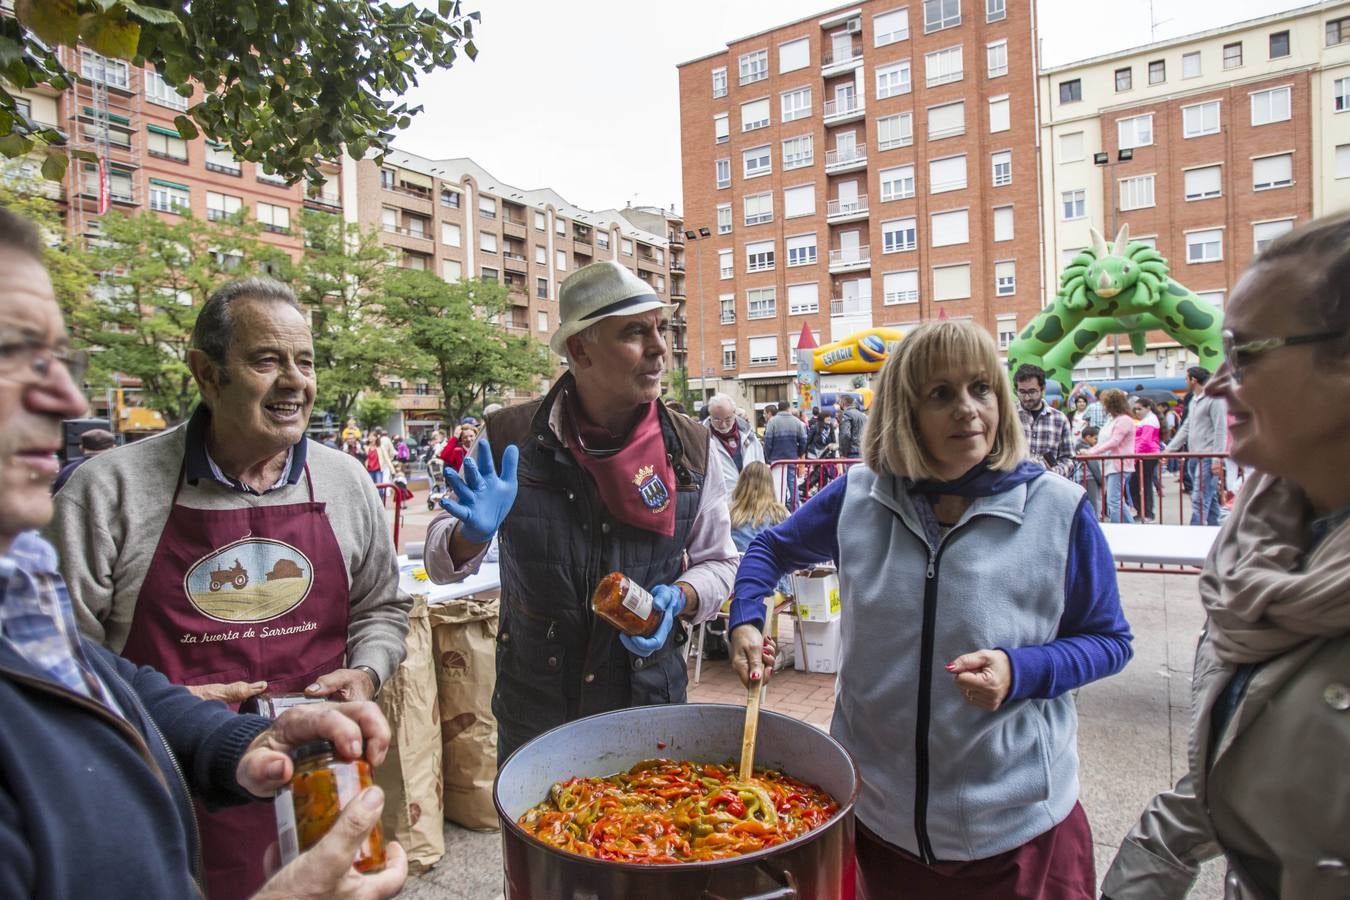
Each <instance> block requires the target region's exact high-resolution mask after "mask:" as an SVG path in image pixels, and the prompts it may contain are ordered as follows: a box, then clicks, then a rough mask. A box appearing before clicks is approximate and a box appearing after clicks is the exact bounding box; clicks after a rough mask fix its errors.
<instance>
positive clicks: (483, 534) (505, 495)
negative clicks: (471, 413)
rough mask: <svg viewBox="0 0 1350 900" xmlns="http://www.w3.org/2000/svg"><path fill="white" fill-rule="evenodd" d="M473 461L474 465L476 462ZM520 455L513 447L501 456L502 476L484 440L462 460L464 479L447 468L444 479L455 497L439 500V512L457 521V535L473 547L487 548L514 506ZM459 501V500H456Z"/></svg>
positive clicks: (475, 445)
mask: <svg viewBox="0 0 1350 900" xmlns="http://www.w3.org/2000/svg"><path fill="white" fill-rule="evenodd" d="M475 457H476V458H477V461H475ZM519 457H520V451H519V450H517V449H516V447H515V446H514V445H512V446H510V447H507V448H506V452H505V453H503V454H502V474H501V475H500V476H499V475H498V474H497V467H496V466H494V465H493V464H492V448H491V447H490V446H488V442H487V439H486V438H481V439H479V441H478V442H477V443H476V444H474V447H473V456H466V457H465V458H464V476H463V477H462V478H461V477H460V474H459V473H458V472H456V471H455V470H454V469H451V468H449V467H447V468H446V470H445V478H446V480H447V481H449V482H450V487H451V489H453V490H454V492H455V497H453V498H452V497H451V496H450V495H448V494H447V495H446V496H444V497H442V498H441V509H443V510H445V511H446V512H448V513H450V515H452V516H454V517H455V518H456V519H459V528H460V534H462V535H463V536H464V540H466V541H468V542H470V543H472V544H486V543H487V542H488V541H490V540H492V536H493V535H494V534H496V533H497V529H498V528H500V527H501V524H502V521H503V520H504V519H505V518H506V514H507V513H509V512H510V511H511V504H513V503H515V502H516V461H517V460H518V459H519ZM455 498H458V499H455Z"/></svg>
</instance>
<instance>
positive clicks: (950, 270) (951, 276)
mask: <svg viewBox="0 0 1350 900" xmlns="http://www.w3.org/2000/svg"><path fill="white" fill-rule="evenodd" d="M969 296H970V263H962V264H961V265H958V266H934V267H933V299H934V300H963V299H965V298H967V297H969Z"/></svg>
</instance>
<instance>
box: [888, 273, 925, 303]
mask: <svg viewBox="0 0 1350 900" xmlns="http://www.w3.org/2000/svg"><path fill="white" fill-rule="evenodd" d="M881 291H882V302H883V303H885V304H886V305H887V306H894V305H895V304H897V303H918V302H919V270H918V269H906V270H905V271H903V272H887V273H886V274H884V275H882V276H881Z"/></svg>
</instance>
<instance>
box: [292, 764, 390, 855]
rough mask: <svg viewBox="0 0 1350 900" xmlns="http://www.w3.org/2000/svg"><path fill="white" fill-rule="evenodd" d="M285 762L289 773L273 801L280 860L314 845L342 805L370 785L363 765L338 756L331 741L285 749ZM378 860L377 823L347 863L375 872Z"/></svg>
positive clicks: (380, 846) (368, 772)
mask: <svg viewBox="0 0 1350 900" xmlns="http://www.w3.org/2000/svg"><path fill="white" fill-rule="evenodd" d="M291 761H292V762H293V763H294V764H295V774H294V775H292V776H291V781H290V784H288V785H287V786H286V787H284V788H282V790H281V792H280V793H278V794H277V799H276V804H277V829H278V836H279V839H280V845H281V856H282V862H283V863H286V862H290V860H291V859H293V858H294V857H295V856H297V855H299V854H300V853H304V852H305V851H306V850H308V849H309V848H310V847H313V846H314V845H315V844H317V843H318V842H319V840H320V839H321V838H322V837H323V836H324V835H325V834H327V833H328V830H329V829H330V828H332V827H333V823H335V822H336V821H337V818H338V814H339V813H340V812H341V811H342V809H343V807H345V806H346V805H347V804H348V803H350V802H351V801H353V800H355V799H356V797H357V795H358V794H360V793H361V791H363V790H365V789H366V788H368V787H370V786H371V785H373V784H374V783H375V782H374V780H373V778H372V776H371V770H370V764H369V763H367V762H366V761H365V760H364V759H353V760H344V759H340V758H339V757H338V756H337V752H336V750H335V748H334V747H333V742H332V741H310V742H309V743H307V744H302V745H300V746H299V747H296V748H295V749H294V750H292V751H291ZM384 863H385V857H384V836H383V834H382V833H381V832H380V825H379V823H378V822H377V823H375V828H374V829H373V830H372V831H371V833H370V835H369V836H368V837H367V838H366V840H365V843H363V844H362V845H361V849H360V850H359V851H358V852H357V854H356V859H355V860H354V862H353V865H355V866H356V869H357V871H359V872H378V871H380V870H381V869H383V868H384Z"/></svg>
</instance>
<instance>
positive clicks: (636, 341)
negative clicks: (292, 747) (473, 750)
mask: <svg viewBox="0 0 1350 900" xmlns="http://www.w3.org/2000/svg"><path fill="white" fill-rule="evenodd" d="M558 301H559V309H560V312H561V317H562V321H561V322H560V323H559V325H558V330H557V331H556V332H555V333H554V334H553V337H552V339H551V340H550V341H549V347H550V348H551V349H552V350H553V352H554V353H557V354H558V355H559V356H564V357H566V358H567V362H568V371H567V372H566V373H564V374H563V375H562V377H560V378H559V379H558V380H557V381H556V382H555V383H554V384H553V387H552V388H551V389H550V390H549V392H548V394H547V395H546V396H544V397H543V398H542V399H540V400H535V401H532V402H530V403H526V404H523V405H521V406H513V407H509V408H506V409H503V410H500V411H499V412H496V413H494V414H492V415H490V416H488V417H487V422H486V424H485V426H484V429H483V432H482V434H481V435H480V437H479V440H478V443H477V444H476V445H475V447H474V448H473V450H472V451H471V452H470V455H469V457H468V458H466V460H465V462H464V467H463V472H462V477H461V476H460V475H457V474H454V473H449V472H448V473H447V475H448V477H449V478H450V481H451V485H452V487H453V488H454V490H455V495H456V498H457V499H452V498H448V497H447V499H446V500H444V501H442V504H443V506H444V508H445V510H446V513H445V514H442V515H440V516H438V517H437V518H436V519H435V520H434V521H433V522H432V523H431V526H430V527H429V528H428V530H427V542H426V548H427V549H426V551H425V561H426V568H427V573H428V574H429V575H430V577H431V579H432V580H433V581H436V582H439V583H447V582H452V581H456V580H459V579H461V578H464V577H465V576H467V575H468V574H470V573H471V572H473V571H475V570H476V569H477V566H478V561H479V560H480V559H481V557H482V555H483V553H484V552H485V550H486V549H487V545H488V544H489V543H490V542H491V540H492V537H493V535H494V534H495V535H499V540H500V549H501V555H500V560H501V576H502V602H501V628H500V631H499V634H498V638H497V646H498V653H497V685H496V690H495V692H494V694H493V702H492V708H493V712H494V713H495V714H496V716H497V721H498V732H497V746H498V761H499V763H500V762H503V761H505V759H506V757H507V756H508V755H510V753H512V752H513V751H514V750H515V749H516V748H517V747H519V746H520V745H521V744H523V743H525V742H526V741H528V740H530V739H531V738H533V737H534V736H536V735H538V734H541V733H543V732H544V731H547V730H548V729H550V728H552V727H554V726H556V725H560V724H562V723H563V722H566V721H569V720H571V719H574V718H578V717H580V716H586V715H592V714H594V713H599V712H605V711H607V710H612V709H620V708H623V707H628V706H641V705H643V704H650V703H679V702H683V701H684V699H685V688H686V681H687V678H686V671H685V665H684V659H683V656H682V654H681V653H680V652H679V648H678V646H677V642H679V640H680V638H681V637H682V635H683V631H682V629H679V628H675V627H673V626H674V624H675V619H676V618H677V617H678V618H683V619H685V620H686V621H691V622H699V621H703V620H705V619H709V618H711V617H713V616H714V615H716V613H717V611H718V609H719V608H720V606H721V603H722V601H723V600H725V599H726V596H727V594H728V592H729V590H730V588H731V582H732V578H733V577H734V575H735V570H736V561H737V553H736V547H735V545H734V544H733V543H732V541H731V526H730V520H729V518H728V512H727V503H726V486H725V484H724V482H723V480H722V479H721V478H720V477H718V474H717V470H716V469H712V471H711V477H707V476H708V475H709V467H710V466H716V461H715V460H714V459H712V457H711V456H710V450H709V441H710V437H709V434H708V431H707V429H706V428H704V427H703V426H702V425H699V424H698V423H696V422H694V421H693V420H692V419H689V418H688V417H686V416H683V415H679V414H678V413H673V412H671V411H670V410H668V409H666V407H665V406H664V405H663V404H662V403H661V401H660V400H659V399H658V397H659V396H660V393H661V375H662V373H663V372H664V371H665V367H666V358H667V356H666V352H667V345H666V334H667V330H668V328H669V320H668V313H669V307H668V306H667V304H665V303H663V302H662V300H661V299H660V298H659V297H657V296H656V294H654V293H653V292H652V289H651V287H650V286H649V285H648V284H647V283H646V282H644V281H642V280H641V279H640V278H638V277H637V276H636V275H634V274H633V273H632V272H631V271H629V270H628V269H627V268H625V267H623V266H621V265H619V264H618V263H614V262H598V263H593V264H591V265H589V266H585V267H584V268H581V269H578V270H577V271H576V272H574V273H572V275H570V276H569V277H568V278H567V279H566V280H565V281H563V283H562V288H561V290H560V292H559V297H558ZM499 473H500V474H499ZM615 571H621V572H623V573H624V574H625V575H627V576H628V577H629V578H630V579H632V580H634V581H636V582H637V583H638V584H640V585H642V586H643V587H644V588H646V589H647V590H648V591H649V592H651V594H652V596H653V599H654V602H655V605H656V606H657V607H658V608H659V609H660V610H661V611H662V620H661V624H660V626H659V627H658V628H657V630H656V631H655V632H654V633H653V634H652V635H650V636H649V637H645V638H644V637H629V636H628V635H620V634H619V633H618V632H617V631H616V630H615V629H614V628H613V627H612V626H610V625H609V624H608V623H606V622H605V621H604V620H603V619H600V618H598V617H597V616H595V615H594V614H593V613H592V612H591V609H590V597H591V593H592V592H593V591H594V589H595V587H596V585H597V584H598V583H599V582H600V580H601V579H602V578H604V576H605V575H607V574H608V573H610V572H615Z"/></svg>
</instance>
